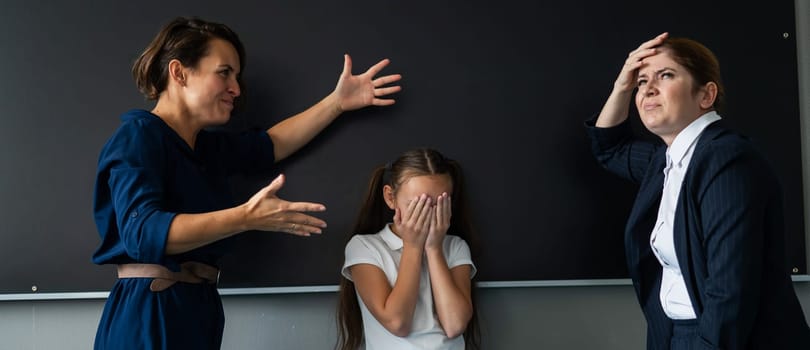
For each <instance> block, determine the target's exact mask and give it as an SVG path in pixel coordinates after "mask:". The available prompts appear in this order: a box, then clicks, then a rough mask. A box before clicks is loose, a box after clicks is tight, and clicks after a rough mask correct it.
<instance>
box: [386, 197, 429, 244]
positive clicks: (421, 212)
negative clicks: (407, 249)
mask: <svg viewBox="0 0 810 350" xmlns="http://www.w3.org/2000/svg"><path fill="white" fill-rule="evenodd" d="M431 202H432V200H431V198H430V197H428V196H427V195H425V194H422V195H420V196H419V197H416V198H414V199H413V200H411V201H410V202H408V207H407V208H406V209H405V210H404V212H403V211H402V210H400V209H399V207H397V208H396V209H395V212H394V225H396V227H397V230H398V231H399V232H397V234H399V236H400V238H402V242H403V244H409V245H412V246H417V247H421V246H423V245H424V244H425V240H426V239H427V235H428V230H429V229H430V223H431V221H432V219H431V218H432V217H433V216H434V215H435V214H434V211H435V209H434V207H433V206H432V205H431Z"/></svg>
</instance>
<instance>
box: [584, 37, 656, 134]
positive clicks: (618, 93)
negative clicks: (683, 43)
mask: <svg viewBox="0 0 810 350" xmlns="http://www.w3.org/2000/svg"><path fill="white" fill-rule="evenodd" d="M667 35H668V34H667V33H663V34H660V35H658V36H657V37H655V38H653V39H652V40H649V41H647V42H644V43H643V44H641V45H640V46H639V47H638V48H637V49H635V50H633V51H632V52H630V54H629V55H628V56H627V60H625V62H624V66H622V70H621V72H620V73H619V76H618V77H617V78H616V81H615V82H614V83H613V91H611V93H610V96H608V99H607V101H606V102H605V105H604V106H603V107H602V111H601V112H600V113H599V118H597V119H596V127H599V128H608V127H612V126H616V125H619V124H621V122H623V121H624V120H625V119H627V115H628V114H629V111H630V103H631V101H632V100H633V89H635V87H636V80H637V79H638V69H639V68H640V67H641V66H642V65H643V63H642V60H643V59H644V58H645V57H649V56H652V55H654V54H655V53H656V49H655V48H654V47H655V46H658V45H660V44H661V42H663V41H664V39H666V37H667Z"/></svg>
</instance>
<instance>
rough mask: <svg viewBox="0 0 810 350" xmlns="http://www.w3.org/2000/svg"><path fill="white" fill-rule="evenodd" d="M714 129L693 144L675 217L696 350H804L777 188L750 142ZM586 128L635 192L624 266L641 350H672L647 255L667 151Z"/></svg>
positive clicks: (655, 267)
mask: <svg viewBox="0 0 810 350" xmlns="http://www.w3.org/2000/svg"><path fill="white" fill-rule="evenodd" d="M720 123H721V122H715V123H713V124H712V125H709V126H708V127H707V128H706V129H705V130H704V132H703V134H702V135H701V137H700V139H699V140H698V143H697V145H696V147H695V151H694V153H693V155H692V160H691V161H690V163H689V168H688V170H687V173H686V175H685V177H684V181H683V186H682V188H681V192H680V195H679V197H678V205H677V207H676V210H675V222H674V230H675V232H674V235H675V236H674V241H675V251H676V255H677V257H678V262H679V263H680V266H681V270H682V271H681V272H682V274H683V276H684V279H685V281H686V287H687V290H688V292H689V297H690V299H691V301H692V305H693V306H694V308H695V313H696V314H697V318H698V324H699V326H698V334H699V337H698V338H696V339H695V344H694V348H695V349H803V350H808V349H810V329H808V326H807V322H806V320H805V317H804V314H803V312H802V309H801V305H800V304H799V301H798V299H797V298H796V293H795V291H794V290H793V284H792V281H791V279H790V274H789V272H788V271H789V267H788V264H787V260H786V257H785V232H784V223H783V216H782V215H783V213H782V190H781V188H780V185H779V181H778V180H777V178H776V176H775V175H774V173H773V172H772V170H771V167H770V165H769V164H768V163H767V161H765V158H764V157H763V156H762V155H761V154H760V153H759V152H758V151H757V150H755V149H754V147H753V146H752V145H751V143H750V142H749V141H748V140H746V139H745V138H744V137H742V136H740V135H739V134H736V133H734V132H731V131H730V130H728V129H725V128H723V127H722V126H721V124H720ZM586 126H587V131H588V134H589V136H590V137H591V142H592V149H593V152H594V155H595V156H596V158H597V160H598V161H599V162H600V163H601V164H602V165H603V166H604V167H605V168H606V169H608V170H609V171H611V172H613V173H615V174H617V175H619V176H622V177H624V178H627V179H630V180H632V181H634V182H636V183H639V184H640V187H639V193H638V196H637V197H636V201H635V204H634V206H633V210H632V212H631V214H630V218H629V219H628V222H627V226H626V229H625V250H626V256H627V266H628V269H629V272H630V277H631V278H632V280H633V285H634V286H635V289H636V295H637V296H638V300H639V303H640V304H641V308H642V311H643V312H644V316H645V317H646V319H647V348H648V349H656V350H659V349H669V340H670V337H671V334H672V323H671V322H670V320H669V318H668V317H667V316H666V314H664V311H663V309H662V308H661V303H660V299H659V290H660V283H661V271H662V269H661V265H660V264H659V263H658V261H657V260H656V258H655V256H654V255H653V253H652V250H651V248H650V233H651V232H652V229H653V225H654V223H655V220H656V217H657V214H658V206H659V203H660V201H661V195H662V189H663V184H664V175H663V169H664V165H665V164H664V163H665V152H666V146H665V145H664V144H653V143H648V142H642V141H639V140H636V139H634V138H633V137H632V132H631V130H630V127H629V123H627V122H625V123H623V124H621V125H619V126H616V127H612V128H595V127H593V121H589V122H587V123H586Z"/></svg>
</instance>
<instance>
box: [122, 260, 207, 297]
mask: <svg viewBox="0 0 810 350" xmlns="http://www.w3.org/2000/svg"><path fill="white" fill-rule="evenodd" d="M118 278H152V283H151V284H150V285H149V289H150V290H151V291H153V292H160V291H162V290H165V289H166V288H169V287H171V286H172V285H173V284H175V283H177V282H185V283H206V282H207V283H217V281H218V280H219V269H217V268H216V267H213V266H211V265H207V264H203V263H199V262H194V261H187V262H184V263H182V264H180V271H177V272H175V271H171V270H169V269H168V268H166V267H165V266H163V265H157V264H121V265H118Z"/></svg>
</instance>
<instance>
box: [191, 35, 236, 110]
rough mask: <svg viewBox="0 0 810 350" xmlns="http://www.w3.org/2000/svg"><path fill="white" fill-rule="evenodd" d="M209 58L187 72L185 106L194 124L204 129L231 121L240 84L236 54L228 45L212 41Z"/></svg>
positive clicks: (206, 57)
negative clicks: (196, 123)
mask: <svg viewBox="0 0 810 350" xmlns="http://www.w3.org/2000/svg"><path fill="white" fill-rule="evenodd" d="M208 45H209V47H208V55H206V56H205V57H203V58H202V59H200V61H199V62H198V63H197V67H195V68H192V69H186V72H187V73H188V74H187V78H186V85H185V87H184V89H183V91H184V92H185V96H184V97H185V98H184V101H185V104H186V108H187V109H188V111H189V113H190V114H191V115H192V117H193V118H194V120H195V121H196V122H198V123H200V124H202V125H203V126H209V125H221V124H224V123H226V122H227V121H228V119H230V117H231V111H232V110H233V104H234V100H235V99H236V97H238V96H239V94H240V93H241V91H240V90H239V83H238V82H237V80H236V78H237V76H238V75H239V72H240V69H241V67H240V66H239V54H237V53H236V49H234V47H233V45H231V43H229V42H227V41H225V40H222V39H211V41H210V42H209V43H208Z"/></svg>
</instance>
